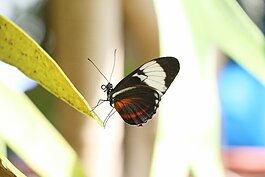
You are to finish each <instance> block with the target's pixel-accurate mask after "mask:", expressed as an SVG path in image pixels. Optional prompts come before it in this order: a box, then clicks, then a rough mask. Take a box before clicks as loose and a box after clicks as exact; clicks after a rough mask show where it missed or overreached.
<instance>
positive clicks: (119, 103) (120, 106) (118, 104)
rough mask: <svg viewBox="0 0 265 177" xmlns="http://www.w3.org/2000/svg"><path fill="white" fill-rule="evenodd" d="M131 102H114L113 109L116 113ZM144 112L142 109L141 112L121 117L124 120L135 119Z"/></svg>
mask: <svg viewBox="0 0 265 177" xmlns="http://www.w3.org/2000/svg"><path fill="white" fill-rule="evenodd" d="M132 102H133V100H132V99H128V98H125V99H122V100H120V101H117V102H115V104H114V107H115V109H116V110H117V111H119V110H121V109H122V108H123V107H124V106H127V105H128V104H131V103H132ZM144 112H145V110H144V109H142V110H140V111H138V112H135V113H133V114H122V117H123V118H125V119H130V118H135V117H138V116H140V115H142V114H143V113H144Z"/></svg>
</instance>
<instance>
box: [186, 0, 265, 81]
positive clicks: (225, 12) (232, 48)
mask: <svg viewBox="0 0 265 177" xmlns="http://www.w3.org/2000/svg"><path fill="white" fill-rule="evenodd" d="M183 4H184V8H185V11H186V15H187V17H188V18H189V22H190V24H191V28H192V31H193V34H194V38H195V44H196V47H197V48H198V49H199V50H198V52H199V53H200V54H202V52H205V50H204V49H205V48H204V47H208V46H209V45H211V44H214V45H216V46H217V47H218V48H219V49H220V50H221V51H222V52H223V53H225V54H226V55H228V56H229V57H231V58H232V59H233V60H235V61H236V62H237V63H239V64H240V65H241V66H243V67H244V68H246V69H247V70H248V71H249V72H250V73H252V74H253V75H254V76H255V77H257V78H258V79H259V80H260V81H262V82H263V83H264V84H265V70H264V68H265V38H264V35H263V34H262V32H261V31H260V30H259V29H258V28H257V26H256V25H255V24H254V23H253V22H252V21H251V20H250V18H249V17H248V16H247V14H246V13H245V12H244V11H243V9H242V8H241V7H240V6H239V4H238V3H237V2H236V1H231V0H198V1H192V0H185V1H183ZM203 48H204V49H203Z"/></svg>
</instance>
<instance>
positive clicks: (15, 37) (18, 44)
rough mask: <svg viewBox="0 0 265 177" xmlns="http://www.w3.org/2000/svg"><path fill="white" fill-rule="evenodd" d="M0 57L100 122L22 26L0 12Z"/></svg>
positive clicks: (53, 62) (55, 64) (62, 73)
mask: <svg viewBox="0 0 265 177" xmlns="http://www.w3.org/2000/svg"><path fill="white" fill-rule="evenodd" d="M0 60H2V61H4V62H6V63H8V64H10V65H13V66H15V67H17V68H18V69H19V70H20V71H22V72H23V73H24V74H25V75H27V76H28V77H29V78H31V79H33V80H35V81H37V82H38V83H39V84H40V85H41V86H43V87H44V88H45V89H47V90H48V91H49V92H51V93H52V94H54V95H55V96H57V97H58V98H60V99H62V100H63V101H65V102H66V103H68V104H69V105H71V106H72V107H73V108H75V109H76V110H78V111H80V112H81V113H83V114H85V115H87V116H91V117H93V118H94V119H95V120H96V121H97V122H98V123H99V124H100V125H101V126H103V123H102V120H100V119H99V118H98V117H97V115H96V114H94V113H93V112H91V108H90V107H89V106H88V104H87V102H86V100H85V99H84V97H83V96H82V95H81V94H80V93H79V92H78V90H77V89H76V88H75V87H74V85H73V84H72V83H71V82H70V80H69V79H68V78H67V77H66V75H65V74H64V72H63V71H62V70H61V68H60V67H59V66H58V65H57V63H56V62H55V61H54V60H53V59H52V58H51V57H50V56H49V55H48V54H47V53H46V52H45V51H44V50H43V49H42V48H41V47H40V46H39V45H38V44H37V43H36V42H35V41H34V40H33V39H32V38H31V37H29V36H28V35H27V34H26V33H25V32H24V31H23V30H22V29H20V28H19V27H18V26H17V25H15V24H14V23H13V22H11V21H9V20H8V19H6V18H5V17H3V16H0Z"/></svg>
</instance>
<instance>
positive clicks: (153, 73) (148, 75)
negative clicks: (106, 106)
mask: <svg viewBox="0 0 265 177" xmlns="http://www.w3.org/2000/svg"><path fill="white" fill-rule="evenodd" d="M178 72H179V62H178V60H177V59H176V58H174V57H161V58H157V59H153V60H151V61H149V62H146V63H144V64H143V65H141V66H140V67H139V68H137V69H136V70H135V71H133V72H132V73H130V74H129V75H128V76H126V77H125V78H124V79H122V80H121V81H120V82H119V83H118V84H117V85H116V86H115V87H114V88H113V85H112V84H111V83H108V84H107V85H102V86H101V88H102V89H103V90H104V92H107V101H109V102H110V105H111V106H112V107H114V108H115V109H116V111H117V112H118V113H119V114H120V116H121V117H122V118H123V120H124V121H125V122H126V123H128V124H130V125H138V126H141V125H142V124H144V123H146V122H147V121H148V120H149V119H151V118H152V116H153V115H154V114H155V113H156V110H157V108H158V106H159V102H160V100H161V97H162V96H163V95H164V93H165V92H166V91H167V89H168V87H169V86H170V85H171V83H172V82H173V80H174V78H175V77H176V75H177V74H178Z"/></svg>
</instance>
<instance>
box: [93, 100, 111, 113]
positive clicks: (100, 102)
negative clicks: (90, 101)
mask: <svg viewBox="0 0 265 177" xmlns="http://www.w3.org/2000/svg"><path fill="white" fill-rule="evenodd" d="M105 101H108V100H103V99H100V100H98V103H97V104H96V106H93V107H92V109H91V111H94V109H96V108H97V107H98V106H99V105H101V104H102V103H104V102H105Z"/></svg>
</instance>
